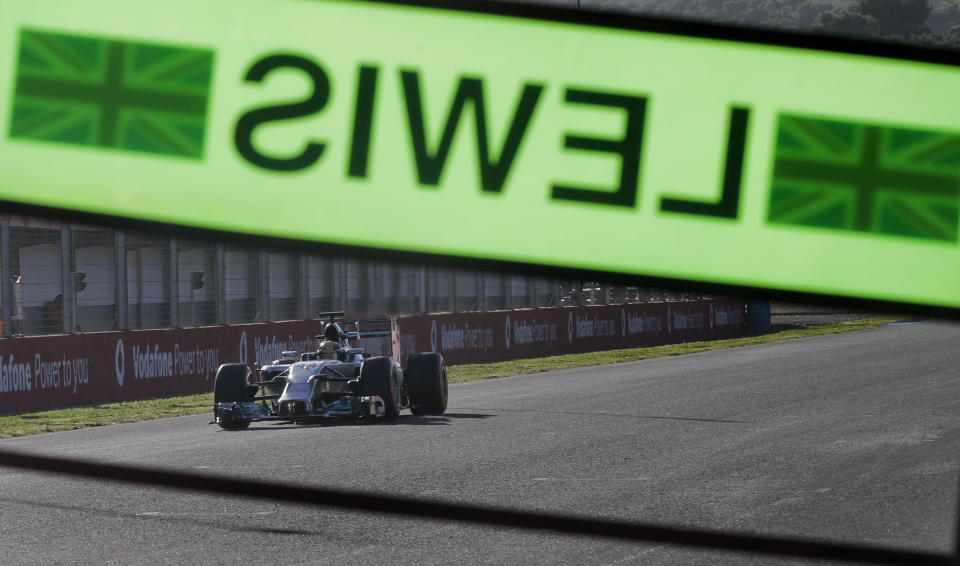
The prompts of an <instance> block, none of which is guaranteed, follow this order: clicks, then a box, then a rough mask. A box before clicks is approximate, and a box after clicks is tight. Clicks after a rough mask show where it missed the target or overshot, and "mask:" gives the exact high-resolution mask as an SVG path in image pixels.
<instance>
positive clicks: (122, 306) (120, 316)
mask: <svg viewBox="0 0 960 566" xmlns="http://www.w3.org/2000/svg"><path fill="white" fill-rule="evenodd" d="M116 241H117V247H116V252H117V259H116V266H117V273H116V282H117V285H116V291H115V299H116V303H117V324H116V329H117V330H126V329H128V328H129V327H130V324H129V319H128V317H127V306H128V304H129V298H128V296H127V293H128V291H127V233H126V232H124V231H123V230H117V240H116Z"/></svg>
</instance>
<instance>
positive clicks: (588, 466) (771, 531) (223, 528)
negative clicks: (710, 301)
mask: <svg viewBox="0 0 960 566" xmlns="http://www.w3.org/2000/svg"><path fill="white" fill-rule="evenodd" d="M958 344H960V326H958V325H956V324H947V323H938V322H918V323H901V324H894V325H888V326H886V327H883V328H880V329H877V330H872V331H865V332H859V333H854V334H845V335H838V336H826V337H819V338H809V339H801V340H793V341H788V342H779V343H774V344H767V345H760V346H750V347H745V348H736V349H731V350H723V351H717V352H706V353H702V354H693V355H687V356H678V357H673V358H661V359H656V360H647V361H643V362H634V363H628V364H618V365H614V366H604V367H595V368H585V369H577V370H567V371H560V372H554V373H549V374H540V375H532V376H521V377H513V378H504V379H496V380H488V381H484V382H474V383H468V384H459V385H453V386H451V390H450V395H451V404H450V408H449V409H448V413H447V414H446V415H444V416H442V417H429V418H420V417H413V416H409V415H405V416H402V417H401V418H399V419H398V420H397V421H395V422H394V423H390V424H376V425H368V424H352V423H348V424H338V425H334V426H309V427H303V426H292V425H277V424H255V425H253V426H252V427H251V428H250V429H249V430H247V431H243V432H226V431H222V430H220V429H219V428H218V427H216V426H213V425H210V426H208V425H207V422H208V421H209V419H210V416H209V415H203V416H196V417H184V418H176V419H165V420H161V421H153V422H147V423H138V424H131V425H118V426H110V427H103V428H99V429H88V430H80V431H70V432H65V433H56V434H47V435H41V436H34V437H29V438H22V439H11V440H6V441H0V448H2V449H5V450H16V451H22V452H29V453H36V454H44V455H52V456H65V457H72V458H82V459H86V460H91V461H96V462H112V463H125V464H132V465H137V466H145V467H156V468H167V469H175V470H185V471H192V472H202V473H209V474H222V475H229V476H239V477H248V478H257V479H266V480H269V481H271V482H273V483H274V485H275V486H276V489H277V490H295V489H297V486H299V485H315V486H331V487H339V488H347V489H364V490H369V491H371V492H375V493H385V494H401V495H420V496H423V497H425V498H431V499H436V500H441V501H448V502H468V503H474V504H489V505H496V506H502V507H508V508H513V509H522V510H531V511H549V512H556V513H564V514H576V515H580V516H588V517H603V518H612V519H628V520H634V521H644V522H656V523H659V524H663V525H668V526H683V527H701V528H709V529H723V530H725V531H731V532H736V533H747V534H767V535H787V536H790V537H810V538H816V539H826V540H830V541H838V542H846V543H863V544H870V545H882V546H895V547H900V548H905V549H913V550H924V551H930V552H942V553H947V552H950V551H951V549H952V545H953V537H954V532H955V528H956V520H955V515H956V508H957V482H958V475H960V465H958V463H960V379H958V372H960V348H958ZM0 548H3V550H4V552H3V557H2V559H0V561H2V562H3V563H4V564H159V563H166V564H256V565H261V564H322V563H338V564H339V563H343V564H392V563H418V564H467V563H488V564H514V563H524V564H581V563H589V564H657V565H660V564H704V565H706V564H710V565H713V564H800V563H808V562H802V561H800V560H796V559H790V560H774V559H771V558H770V557H767V556H757V555H750V554H737V553H732V552H723V553H715V552H706V551H702V550H694V549H689V548H683V547H677V546H670V545H658V544H637V543H628V542H618V541H610V540H603V539H595V538H588V537H579V536H569V535H559V534H552V533H543V532H529V531H516V530H512V529H505V528H497V527H479V526H472V525H464V524H460V523H451V522H446V523H445V522H441V521H437V520H420V519H407V518H398V517H387V516H381V515H377V514H371V513H358V512H343V511H332V510H329V509H318V508H308V507H301V506H287V505H279V504H276V503H273V502H270V501H266V500H265V501H256V500H245V499H237V498H229V497H220V496H206V495H198V494H194V493H187V492H181V491H171V490H162V489H153V488H151V489H141V488H135V487H129V486H124V485H120V484H114V483H101V482H92V481H85V480H74V479H65V478H62V477H59V476H54V475H47V474H39V473H34V472H23V471H17V470H11V469H8V468H0Z"/></svg>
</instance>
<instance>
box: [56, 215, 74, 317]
mask: <svg viewBox="0 0 960 566" xmlns="http://www.w3.org/2000/svg"><path fill="white" fill-rule="evenodd" d="M70 236H71V233H70V225H69V224H67V223H65V222H63V223H61V224H60V289H61V295H62V296H63V332H76V330H77V294H76V293H75V292H74V290H73V275H72V274H71V272H72V270H71V269H70V267H71V260H72V259H73V258H72V257H71V256H72V255H73V254H72V246H71V245H70V244H71V242H70Z"/></svg>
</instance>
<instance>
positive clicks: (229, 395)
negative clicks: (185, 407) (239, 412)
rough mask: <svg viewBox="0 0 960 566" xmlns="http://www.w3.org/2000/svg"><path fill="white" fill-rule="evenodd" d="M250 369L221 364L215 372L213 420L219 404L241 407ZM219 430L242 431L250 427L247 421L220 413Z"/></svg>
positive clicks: (227, 413) (244, 366) (245, 393)
mask: <svg viewBox="0 0 960 566" xmlns="http://www.w3.org/2000/svg"><path fill="white" fill-rule="evenodd" d="M248 373H250V368H248V367H247V366H246V365H245V364H223V365H221V366H220V368H219V369H218V370H217V378H216V382H215V384H214V386H213V406H214V418H216V417H217V412H216V407H217V405H218V404H219V403H240V404H241V406H242V404H243V402H244V401H246V397H247V374H248ZM217 421H218V422H217V424H218V425H220V428H222V429H226V430H243V429H245V428H247V427H248V426H250V420H249V419H241V418H237V417H234V416H233V414H231V413H229V412H221V413H220V415H219V418H218V419H217Z"/></svg>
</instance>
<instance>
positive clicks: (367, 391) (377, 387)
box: [360, 357, 400, 420]
mask: <svg viewBox="0 0 960 566" xmlns="http://www.w3.org/2000/svg"><path fill="white" fill-rule="evenodd" d="M360 389H361V391H362V392H363V395H364V396H371V395H376V396H378V397H380V398H381V399H383V418H385V419H387V420H392V419H395V418H397V414H399V412H400V411H399V410H398V409H397V401H398V400H397V377H396V375H395V373H394V365H393V360H391V359H390V358H387V357H373V358H367V359H365V360H363V365H361V366H360Z"/></svg>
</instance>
